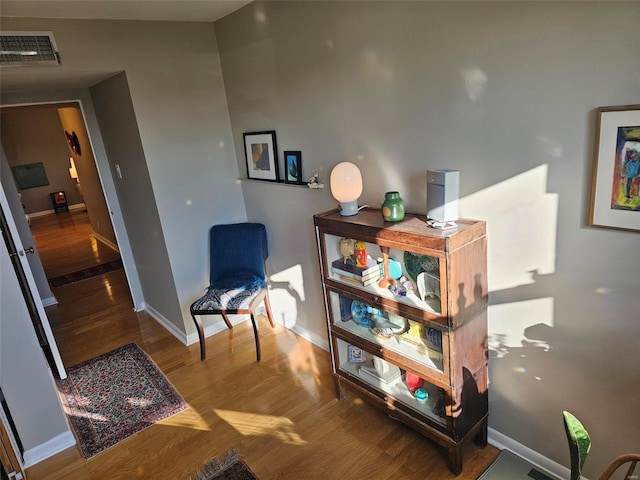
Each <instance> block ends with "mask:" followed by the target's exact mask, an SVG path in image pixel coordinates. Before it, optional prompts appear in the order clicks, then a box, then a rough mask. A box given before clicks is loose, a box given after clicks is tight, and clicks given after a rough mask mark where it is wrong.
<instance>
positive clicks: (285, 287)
mask: <svg viewBox="0 0 640 480" xmlns="http://www.w3.org/2000/svg"><path fill="white" fill-rule="evenodd" d="M269 300H270V303H271V310H272V313H273V315H274V316H276V317H279V318H280V319H281V322H280V323H282V324H283V325H284V326H285V327H287V328H291V327H293V326H294V325H295V324H296V323H297V320H298V309H299V308H300V305H299V304H300V303H301V302H304V301H305V293H304V277H303V275H302V265H300V264H298V265H294V266H292V267H289V268H287V269H285V270H282V271H280V272H278V273H274V274H273V275H270V276H269Z"/></svg>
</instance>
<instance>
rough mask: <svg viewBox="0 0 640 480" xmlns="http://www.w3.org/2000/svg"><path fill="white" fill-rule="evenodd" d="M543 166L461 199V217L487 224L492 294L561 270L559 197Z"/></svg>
mask: <svg viewBox="0 0 640 480" xmlns="http://www.w3.org/2000/svg"><path fill="white" fill-rule="evenodd" d="M547 175H548V166H547V165H546V164H545V165H541V166H539V167H536V168H534V169H531V170H529V171H527V172H524V173H522V174H520V175H516V176H515V177H511V178H509V179H507V180H505V181H503V182H500V183H497V184H495V185H492V186H490V187H488V188H485V189H484V190H481V191H479V192H476V193H474V194H471V195H468V196H466V197H464V198H461V199H460V216H461V217H464V218H476V219H482V220H486V222H487V236H488V238H489V243H488V253H487V259H488V278H489V291H491V292H495V291H497V290H503V289H508V288H514V287H518V286H521V285H527V284H531V283H534V282H535V278H534V277H535V275H536V274H539V275H546V274H550V273H553V272H554V271H555V258H556V227H557V218H558V195H557V194H555V193H547V190H546V187H547Z"/></svg>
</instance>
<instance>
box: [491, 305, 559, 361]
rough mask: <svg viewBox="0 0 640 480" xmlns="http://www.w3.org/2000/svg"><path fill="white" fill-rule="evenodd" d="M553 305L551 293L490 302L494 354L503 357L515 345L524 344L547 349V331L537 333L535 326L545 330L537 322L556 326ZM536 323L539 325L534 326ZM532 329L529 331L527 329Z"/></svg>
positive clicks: (496, 356) (517, 346)
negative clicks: (498, 302) (541, 333)
mask: <svg viewBox="0 0 640 480" xmlns="http://www.w3.org/2000/svg"><path fill="white" fill-rule="evenodd" d="M553 306H554V300H553V298H551V297H547V298H539V299H535V300H525V301H522V302H511V303H505V304H502V305H490V306H489V307H488V315H489V332H490V333H489V350H490V351H491V352H492V356H493V357H495V358H503V357H505V356H506V355H508V354H509V353H514V352H513V351H514V349H519V348H522V347H523V346H528V347H538V348H542V349H544V350H545V351H548V350H550V349H551V346H550V345H549V343H548V342H547V339H545V338H540V337H544V335H535V333H536V330H538V331H543V332H544V331H545V329H544V328H543V329H540V328H539V327H538V326H540V325H546V326H547V327H551V328H553ZM533 327H538V328H537V329H533ZM527 329H529V331H528V330H527Z"/></svg>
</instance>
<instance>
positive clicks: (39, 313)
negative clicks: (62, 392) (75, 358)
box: [0, 186, 67, 379]
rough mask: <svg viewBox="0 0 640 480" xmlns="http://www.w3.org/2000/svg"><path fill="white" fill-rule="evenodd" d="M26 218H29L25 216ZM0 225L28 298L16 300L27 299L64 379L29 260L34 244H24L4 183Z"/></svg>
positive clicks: (0, 190)
mask: <svg viewBox="0 0 640 480" xmlns="http://www.w3.org/2000/svg"><path fill="white" fill-rule="evenodd" d="M25 221H26V220H25ZM0 227H1V229H2V237H3V239H2V240H0V241H3V242H4V243H5V245H6V247H7V251H8V254H9V256H10V257H11V265H12V266H13V268H14V270H15V273H16V277H17V279H18V282H19V283H20V288H21V289H22V293H23V296H24V298H15V302H16V303H18V302H21V303H23V304H24V303H26V306H27V310H28V311H29V315H30V316H31V322H32V323H33V327H34V329H35V332H36V336H37V337H38V341H39V342H40V346H41V347H42V349H43V351H44V354H45V357H46V358H47V361H48V363H49V367H50V368H51V371H52V372H53V374H54V375H56V376H58V378H60V379H64V378H67V373H66V371H65V369H64V365H63V364H62V358H60V352H59V351H58V345H57V344H56V340H55V338H54V337H53V332H52V331H51V325H49V319H48V318H47V314H46V312H45V310H44V306H43V304H42V300H41V298H40V294H39V293H38V289H37V286H36V282H35V279H34V278H33V273H32V272H31V267H30V266H29V262H28V261H27V255H28V254H29V252H33V246H32V245H28V246H27V247H26V248H25V247H23V245H22V241H21V240H20V236H19V234H18V229H17V227H16V224H15V221H14V219H13V217H12V215H11V212H10V210H9V204H8V202H7V197H6V195H5V192H4V189H3V188H1V186H0Z"/></svg>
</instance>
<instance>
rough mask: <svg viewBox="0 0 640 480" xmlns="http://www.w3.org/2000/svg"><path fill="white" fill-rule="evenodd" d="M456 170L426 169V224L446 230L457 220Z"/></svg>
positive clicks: (453, 226) (457, 183)
mask: <svg viewBox="0 0 640 480" xmlns="http://www.w3.org/2000/svg"><path fill="white" fill-rule="evenodd" d="M459 190H460V172H459V171H458V170H450V169H446V168H443V169H440V170H427V225H429V226H430V227H432V228H438V229H441V230H446V229H449V228H455V227H456V220H458V193H459Z"/></svg>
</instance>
